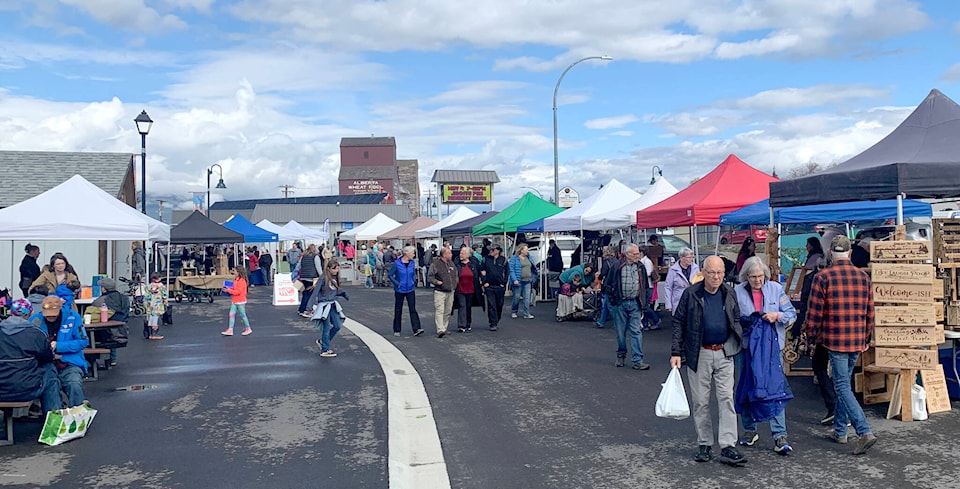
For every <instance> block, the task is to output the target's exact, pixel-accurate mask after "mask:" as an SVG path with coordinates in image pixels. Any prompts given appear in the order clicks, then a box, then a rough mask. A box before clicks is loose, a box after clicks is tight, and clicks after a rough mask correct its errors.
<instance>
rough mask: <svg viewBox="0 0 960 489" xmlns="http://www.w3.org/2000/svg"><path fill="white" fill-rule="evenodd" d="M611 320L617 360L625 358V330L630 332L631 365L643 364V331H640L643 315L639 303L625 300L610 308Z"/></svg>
mask: <svg viewBox="0 0 960 489" xmlns="http://www.w3.org/2000/svg"><path fill="white" fill-rule="evenodd" d="M610 312H611V313H612V314H613V320H614V322H615V324H616V328H617V358H626V356H627V329H629V330H630V349H631V350H633V355H632V356H631V359H632V360H633V363H641V362H643V330H642V329H640V318H641V317H642V315H643V312H642V309H641V308H640V303H638V302H637V301H636V300H632V299H627V300H625V301H623V302H621V303H620V305H619V306H610Z"/></svg>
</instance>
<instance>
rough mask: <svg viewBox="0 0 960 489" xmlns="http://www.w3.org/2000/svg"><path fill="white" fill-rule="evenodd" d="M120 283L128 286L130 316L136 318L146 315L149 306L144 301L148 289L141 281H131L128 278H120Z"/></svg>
mask: <svg viewBox="0 0 960 489" xmlns="http://www.w3.org/2000/svg"><path fill="white" fill-rule="evenodd" d="M120 281H121V282H123V283H125V284H127V295H128V296H130V314H132V315H134V316H143V315H144V314H146V313H147V306H146V305H145V304H144V301H143V296H144V295H145V293H146V289H145V288H144V286H143V283H142V282H141V281H140V280H139V279H133V280H130V279H128V278H126V277H120Z"/></svg>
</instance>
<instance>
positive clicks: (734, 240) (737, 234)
mask: <svg viewBox="0 0 960 489" xmlns="http://www.w3.org/2000/svg"><path fill="white" fill-rule="evenodd" d="M748 237H753V241H754V242H757V243H763V242H765V241H766V240H767V228H766V227H765V226H759V225H747V226H730V227H729V229H728V230H727V232H725V233H723V234H721V235H720V244H740V243H743V241H744V240H746V239H747V238H748Z"/></svg>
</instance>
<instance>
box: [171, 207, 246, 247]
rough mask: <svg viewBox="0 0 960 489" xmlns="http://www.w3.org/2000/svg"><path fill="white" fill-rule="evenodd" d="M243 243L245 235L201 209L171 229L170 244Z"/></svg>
mask: <svg viewBox="0 0 960 489" xmlns="http://www.w3.org/2000/svg"><path fill="white" fill-rule="evenodd" d="M195 243H243V235H242V234H240V233H238V232H236V231H231V230H229V229H227V228H225V227H223V226H221V225H219V224H217V223H215V222H213V221H211V220H210V219H209V218H207V216H205V215H203V213H201V212H200V211H193V214H190V216H188V217H187V218H186V219H184V220H183V221H182V222H180V224H177V225H176V226H174V227H173V229H171V230H170V244H195Z"/></svg>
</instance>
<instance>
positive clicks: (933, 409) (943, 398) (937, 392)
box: [920, 364, 952, 414]
mask: <svg viewBox="0 0 960 489" xmlns="http://www.w3.org/2000/svg"><path fill="white" fill-rule="evenodd" d="M920 378H921V379H923V389H924V390H925V391H926V392H927V412H928V413H930V414H934V413H942V412H946V411H949V410H950V409H951V408H952V407H951V406H950V394H949V393H948V392H947V379H946V377H945V376H944V375H943V365H939V364H938V365H937V366H936V368H933V369H930V370H921V371H920Z"/></svg>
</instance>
